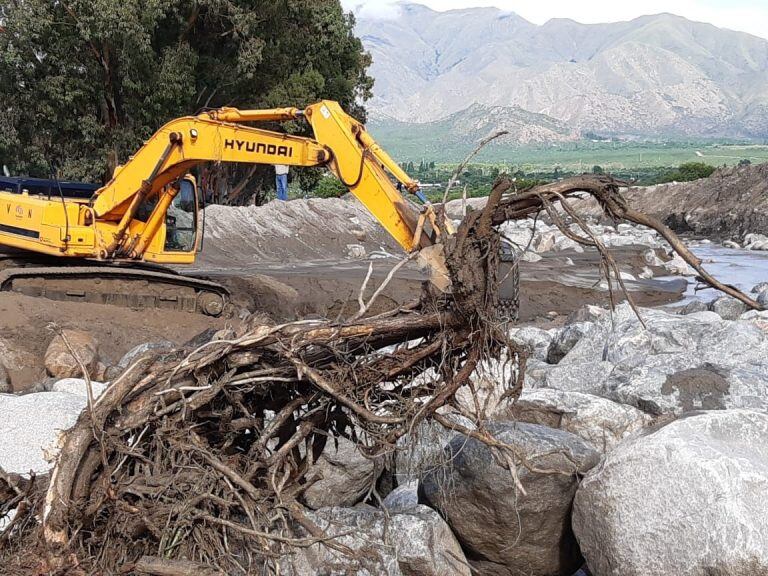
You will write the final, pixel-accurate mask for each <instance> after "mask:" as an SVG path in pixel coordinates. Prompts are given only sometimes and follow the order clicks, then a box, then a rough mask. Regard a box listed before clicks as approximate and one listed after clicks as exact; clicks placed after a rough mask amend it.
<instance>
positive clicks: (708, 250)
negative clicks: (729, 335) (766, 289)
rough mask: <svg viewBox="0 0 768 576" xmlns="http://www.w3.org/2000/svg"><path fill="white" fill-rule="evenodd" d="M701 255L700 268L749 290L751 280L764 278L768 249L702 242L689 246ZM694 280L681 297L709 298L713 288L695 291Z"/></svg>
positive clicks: (756, 281) (767, 271)
mask: <svg viewBox="0 0 768 576" xmlns="http://www.w3.org/2000/svg"><path fill="white" fill-rule="evenodd" d="M691 248H692V250H693V252H694V253H695V254H696V255H697V256H698V257H699V258H701V259H702V261H703V262H704V268H705V269H706V270H707V271H708V272H709V273H711V274H712V275H713V276H714V277H715V278H717V279H718V280H720V281H721V282H723V283H725V284H730V285H732V286H735V287H736V288H739V289H740V290H743V291H745V292H749V291H750V290H751V289H752V287H753V286H754V285H755V284H759V283H760V282H768V252H762V251H754V250H736V249H732V248H725V247H723V246H720V245H718V244H703V245H698V246H692V247H691ZM695 288H696V282H695V281H693V280H692V281H691V282H689V284H688V288H687V289H686V292H685V299H686V300H690V299H692V298H699V299H700V300H705V301H706V300H711V299H713V298H715V297H716V296H717V293H716V292H715V291H714V290H711V289H708V290H701V291H698V292H696V291H695Z"/></svg>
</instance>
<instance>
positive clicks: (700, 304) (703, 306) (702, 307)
mask: <svg viewBox="0 0 768 576" xmlns="http://www.w3.org/2000/svg"><path fill="white" fill-rule="evenodd" d="M707 310H709V304H707V303H706V302H704V301H702V300H699V299H698V298H694V299H693V300H691V301H690V302H688V303H686V304H684V305H682V306H680V307H679V308H677V309H676V310H675V311H676V312H677V313H678V314H682V315H686V314H696V313H698V312H706V311H707Z"/></svg>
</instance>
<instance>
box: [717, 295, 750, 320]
mask: <svg viewBox="0 0 768 576" xmlns="http://www.w3.org/2000/svg"><path fill="white" fill-rule="evenodd" d="M710 309H711V310H712V312H714V313H715V314H717V315H718V316H720V318H722V319H723V320H738V319H739V316H741V315H742V314H744V312H746V311H747V305H746V304H744V302H742V301H741V300H736V298H732V297H731V296H721V297H720V298H717V299H715V300H713V301H712V302H711V303H710Z"/></svg>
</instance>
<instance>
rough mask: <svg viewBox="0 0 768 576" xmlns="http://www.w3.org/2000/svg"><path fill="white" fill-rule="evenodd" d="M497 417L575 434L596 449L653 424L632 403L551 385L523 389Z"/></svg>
mask: <svg viewBox="0 0 768 576" xmlns="http://www.w3.org/2000/svg"><path fill="white" fill-rule="evenodd" d="M496 417H497V418H499V419H504V418H505V417H506V418H507V419H509V420H514V421H517V422H530V423H532V424H543V425H544V426H549V427H550V428H559V429H560V430H566V431H568V432H571V433H573V434H576V435H577V436H579V437H580V438H582V439H583V440H586V441H587V442H589V444H591V445H592V447H593V448H595V450H597V451H598V452H601V453H604V452H607V451H609V450H612V449H613V448H614V447H615V446H616V445H617V444H618V443H619V442H621V441H622V440H623V439H624V438H626V437H627V436H629V435H631V434H634V433H635V432H638V431H640V430H642V429H643V428H645V427H646V426H649V425H650V424H651V421H652V419H651V417H650V416H648V415H647V414H645V413H644V412H641V411H640V410H638V409H637V408H634V407H633V406H627V405H626V404H618V403H616V402H612V401H611V400H607V399H605V398H598V397H597V396H592V395H591V394H582V393H580V392H568V391H564V390H554V389H551V388H537V389H533V390H528V389H526V390H524V391H523V394H522V395H521V397H520V398H519V399H518V400H516V401H515V402H514V403H511V404H510V405H509V406H508V408H507V411H506V414H502V413H500V412H499V411H497V412H496Z"/></svg>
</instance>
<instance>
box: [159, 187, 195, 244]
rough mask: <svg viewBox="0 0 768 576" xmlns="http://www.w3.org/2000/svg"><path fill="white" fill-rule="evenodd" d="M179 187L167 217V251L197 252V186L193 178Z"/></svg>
mask: <svg viewBox="0 0 768 576" xmlns="http://www.w3.org/2000/svg"><path fill="white" fill-rule="evenodd" d="M178 186H179V190H178V192H177V193H176V196H175V197H174V198H173V200H172V201H171V204H170V205H169V206H168V212H166V215H165V243H164V246H165V250H166V251H167V252H196V251H197V246H198V245H199V238H198V226H197V220H198V216H197V215H198V211H199V205H198V195H197V186H196V185H195V180H194V178H192V177H187V178H183V179H182V180H181V181H179V182H178Z"/></svg>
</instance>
